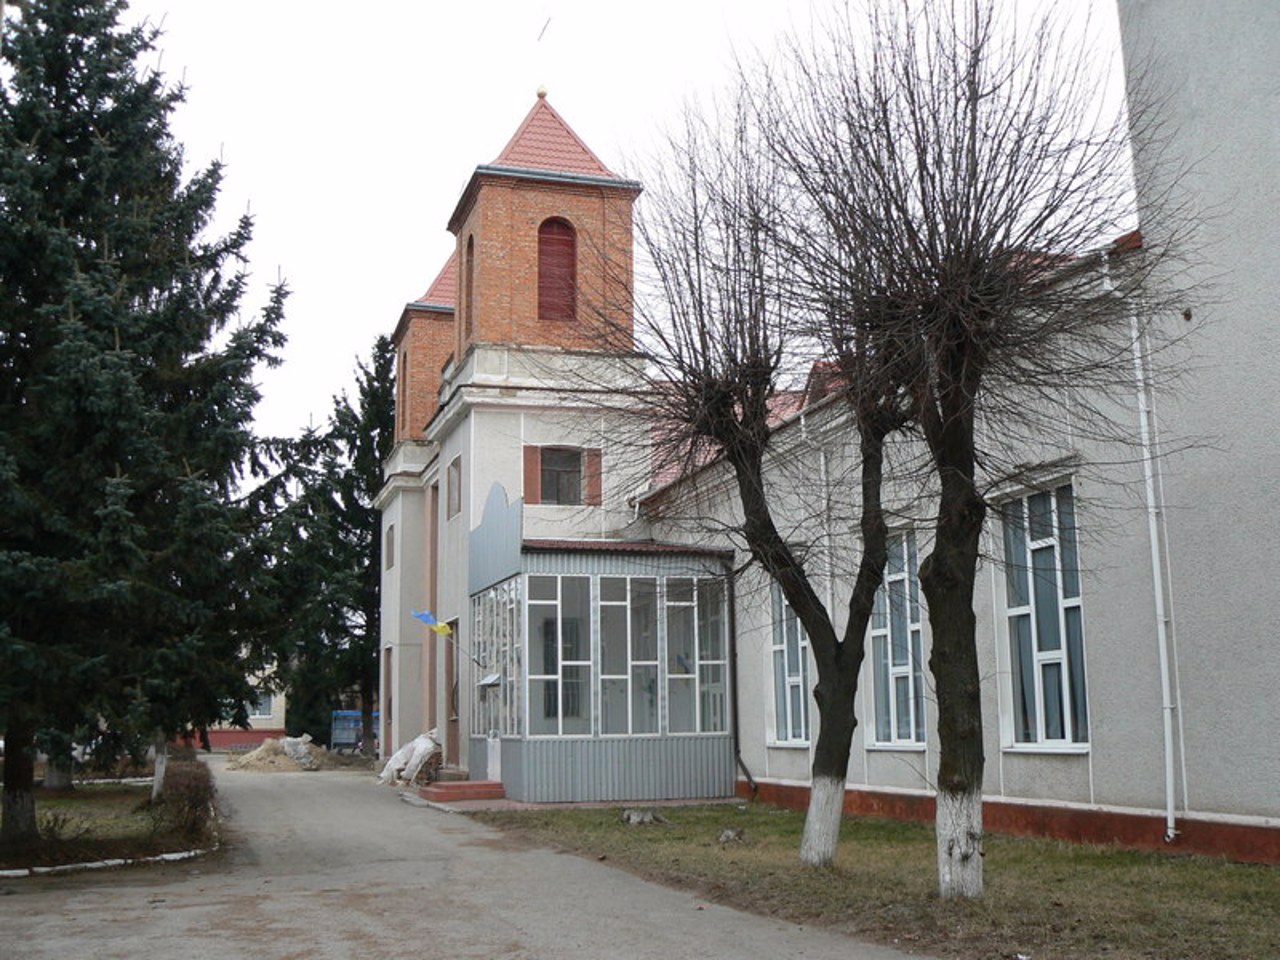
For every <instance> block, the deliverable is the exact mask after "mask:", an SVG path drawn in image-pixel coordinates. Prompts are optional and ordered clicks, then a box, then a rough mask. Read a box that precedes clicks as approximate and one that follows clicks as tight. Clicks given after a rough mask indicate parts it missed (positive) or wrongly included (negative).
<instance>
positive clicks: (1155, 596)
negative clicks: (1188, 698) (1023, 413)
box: [1129, 317, 1178, 843]
mask: <svg viewBox="0 0 1280 960" xmlns="http://www.w3.org/2000/svg"><path fill="white" fill-rule="evenodd" d="M1129 329H1130V334H1131V336H1132V339H1133V375H1134V380H1135V381H1136V383H1137V386H1138V436H1139V439H1140V441H1141V443H1142V479H1143V482H1144V484H1145V485H1146V500H1147V539H1148V540H1149V541H1150V543H1151V592H1152V600H1153V601H1154V603H1155V615H1156V649H1157V651H1158V653H1159V660H1160V696H1161V714H1162V719H1163V728H1164V839H1165V842H1166V843H1172V842H1173V840H1174V838H1175V837H1177V835H1178V827H1177V822H1176V817H1175V803H1176V786H1175V783H1174V779H1175V778H1174V749H1173V713H1174V710H1175V709H1176V707H1175V705H1174V700H1173V684H1172V682H1171V680H1170V670H1169V628H1168V617H1167V613H1166V611H1165V605H1164V566H1163V564H1162V563H1161V562H1160V502H1159V500H1158V499H1157V496H1156V480H1155V467H1154V464H1153V461H1152V440H1151V407H1150V405H1149V403H1148V401H1147V375H1146V369H1145V366H1144V364H1143V361H1142V340H1141V334H1140V331H1139V330H1138V319H1137V317H1131V318H1130V320H1129Z"/></svg>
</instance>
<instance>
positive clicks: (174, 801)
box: [150, 760, 217, 841]
mask: <svg viewBox="0 0 1280 960" xmlns="http://www.w3.org/2000/svg"><path fill="white" fill-rule="evenodd" d="M150 812H151V817H152V824H153V827H154V829H155V830H156V832H157V833H159V832H168V833H174V834H177V835H178V836H181V837H184V838H185V839H187V840H192V841H203V840H207V839H209V838H210V837H211V836H212V835H213V832H214V827H215V823H216V819H217V789H216V788H215V787H214V785H213V775H212V774H211V773H210V772H209V768H208V767H207V766H205V765H204V764H203V763H200V762H199V761H198V760H179V761H173V760H170V761H169V768H168V770H167V771H166V772H165V778H164V789H163V790H162V791H161V792H160V799H159V800H158V801H156V802H155V803H153V804H152V805H151V807H150Z"/></svg>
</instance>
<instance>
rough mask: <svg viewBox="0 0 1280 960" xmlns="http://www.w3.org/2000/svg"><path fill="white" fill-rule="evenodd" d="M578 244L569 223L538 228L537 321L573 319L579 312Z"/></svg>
mask: <svg viewBox="0 0 1280 960" xmlns="http://www.w3.org/2000/svg"><path fill="white" fill-rule="evenodd" d="M577 287H578V241H577V236H576V234H575V233H574V229H573V227H572V226H571V225H570V224H569V223H568V221H565V220H561V219H559V218H553V219H551V220H546V221H544V222H543V224H542V226H540V227H539V228H538V319H539V320H548V321H550V320H572V319H573V318H574V314H575V312H576V310H577Z"/></svg>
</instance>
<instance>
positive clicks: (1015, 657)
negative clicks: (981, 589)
mask: <svg viewBox="0 0 1280 960" xmlns="http://www.w3.org/2000/svg"><path fill="white" fill-rule="evenodd" d="M1001 525H1002V527H1003V532H1004V560H1005V602H1006V606H1007V614H1008V624H1009V652H1010V665H1011V670H1010V675H1011V677H1012V684H1013V687H1012V694H1013V717H1012V720H1013V739H1014V741H1015V742H1016V743H1043V744H1055V743H1058V744H1072V743H1087V742H1088V741H1089V708H1088V700H1087V696H1086V690H1085V669H1084V615H1083V611H1082V610H1081V606H1080V564H1079V559H1078V556H1077V549H1076V518H1075V497H1074V493H1073V491H1072V488H1071V484H1069V483H1068V484H1063V485H1061V486H1059V487H1057V488H1056V489H1053V490H1045V491H1041V492H1038V493H1033V494H1031V495H1029V496H1026V497H1022V498H1019V499H1017V500H1011V501H1009V502H1008V503H1006V504H1004V506H1003V507H1002V509H1001Z"/></svg>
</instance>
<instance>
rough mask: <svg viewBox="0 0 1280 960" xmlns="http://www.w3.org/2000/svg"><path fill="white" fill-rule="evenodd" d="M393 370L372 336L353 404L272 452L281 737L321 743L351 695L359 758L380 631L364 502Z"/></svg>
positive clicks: (390, 351) (385, 425) (376, 516)
mask: <svg viewBox="0 0 1280 960" xmlns="http://www.w3.org/2000/svg"><path fill="white" fill-rule="evenodd" d="M394 367H395V350H394V348H393V346H392V344H391V341H390V340H389V339H388V338H387V337H383V336H380V337H378V338H377V340H376V341H375V342H374V345H373V350H372V354H371V356H370V360H369V363H368V364H365V363H360V364H358V366H357V372H356V399H355V401H354V403H353V402H352V400H351V399H350V398H349V397H347V396H346V395H345V394H344V395H342V396H339V397H336V398H334V404H333V413H332V414H331V416H330V418H329V423H328V426H327V429H326V430H325V431H324V432H323V433H321V432H319V431H310V432H308V433H307V434H304V435H303V437H302V438H301V439H300V440H298V441H296V442H294V443H292V444H289V445H288V446H287V448H286V449H284V450H283V451H282V460H283V461H284V470H283V471H282V473H281V477H282V478H284V479H285V480H286V484H287V489H282V492H281V494H280V498H281V500H282V501H283V506H282V507H281V509H280V510H279V513H278V515H277V518H276V520H275V528H276V537H275V544H276V546H275V551H274V554H275V559H276V563H275V567H274V570H273V574H274V576H275V578H276V583H277V589H278V591H279V595H280V596H281V597H282V598H289V599H286V600H284V601H283V602H282V604H281V606H282V607H283V608H285V609H287V611H288V614H287V618H286V619H287V626H285V627H284V630H285V636H286V638H287V648H288V651H289V652H288V655H287V656H286V657H285V658H284V660H285V662H284V666H283V670H282V675H283V677H284V680H285V683H286V688H287V690H288V696H289V703H290V711H289V713H290V717H289V724H290V732H291V733H294V734H298V733H303V732H307V733H310V734H311V735H312V736H314V737H316V739H318V740H324V739H325V738H326V737H327V735H328V727H327V721H328V716H327V712H328V710H331V709H334V708H336V707H338V706H340V705H341V703H342V700H343V699H344V696H347V695H349V694H350V693H351V692H353V691H354V692H357V693H358V694H359V701H360V706H361V729H362V742H363V743H364V746H365V750H366V752H371V751H372V748H373V742H374V735H375V731H374V728H373V708H374V705H375V703H376V701H377V692H378V644H379V635H380V633H381V599H380V596H379V588H380V582H381V576H382V537H381V531H382V517H381V513H380V512H379V510H378V509H377V508H376V507H375V506H374V499H375V497H377V495H378V491H379V490H380V489H382V479H383V478H382V463H383V460H385V459H386V457H387V456H388V454H390V452H391V447H392V443H393V439H394V438H393V433H394V429H395V379H394ZM304 705H306V707H305V708H304ZM295 706H296V707H298V708H299V709H298V710H296V711H295V709H294V708H295ZM298 724H310V725H311V727H310V729H305V730H304V729H303V728H302V727H301V726H298ZM320 724H325V726H323V727H321V726H318V725H320Z"/></svg>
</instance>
